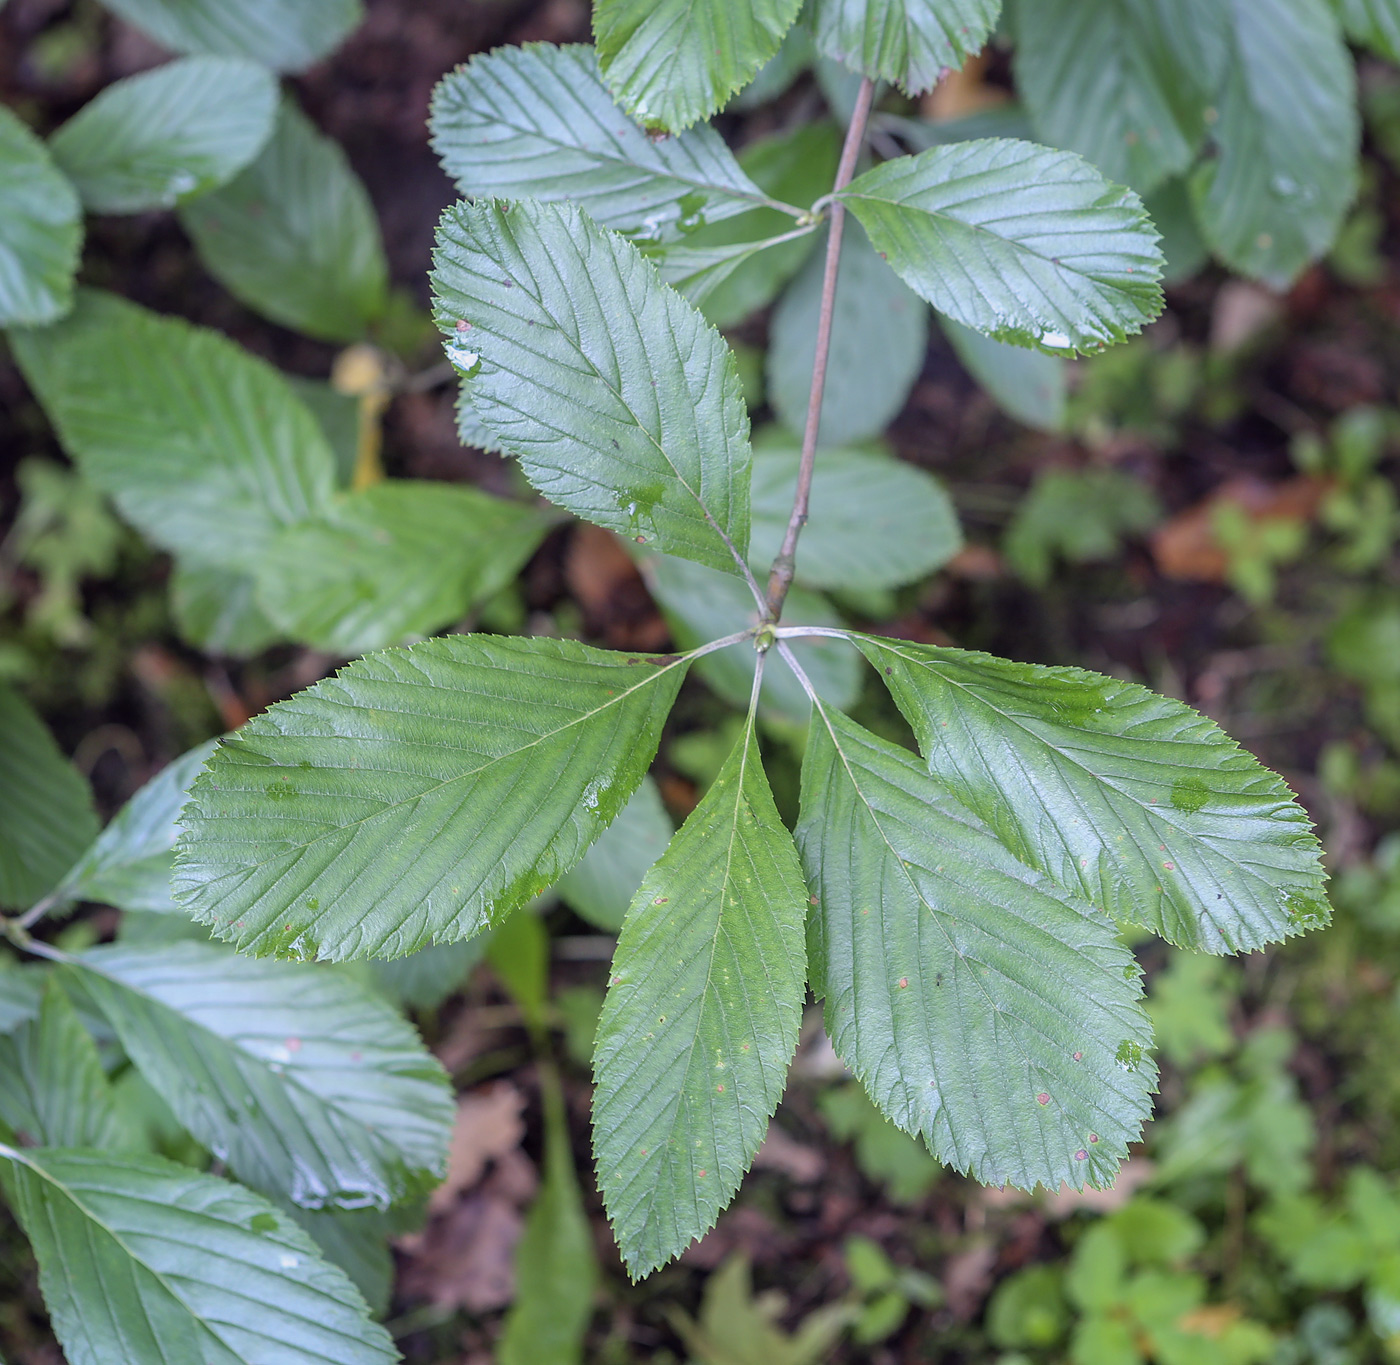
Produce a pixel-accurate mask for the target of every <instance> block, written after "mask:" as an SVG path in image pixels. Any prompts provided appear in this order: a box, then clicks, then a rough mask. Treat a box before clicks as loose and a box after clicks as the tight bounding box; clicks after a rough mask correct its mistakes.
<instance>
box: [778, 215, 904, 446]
mask: <svg viewBox="0 0 1400 1365" xmlns="http://www.w3.org/2000/svg"><path fill="white" fill-rule="evenodd" d="M820 242H821V250H819V251H814V252H812V254H811V255H810V256H809V257H808V258H807V262H806V264H805V265H804V266H803V268H802V270H801V272H800V273H799V274H798V276H797V278H796V279H795V280H793V282H792V284H791V286H789V288H788V290H787V292H786V293H785V294H784V295H783V297H782V299H781V300H780V302H779V303H778V306H777V308H776V309H775V310H774V313H773V321H772V324H771V326H770V329H769V335H770V338H771V341H770V345H769V348H768V367H767V374H768V399H769V402H771V403H772V405H773V410H774V412H776V413H777V414H778V416H779V417H780V418H782V420H783V421H784V422H785V423H786V424H787V426H788V427H789V428H791V429H792V430H793V431H801V430H802V429H803V428H804V427H805V425H806V422H807V400H808V396H809V394H810V392H811V387H812V361H813V360H814V359H815V357H816V353H817V320H818V317H819V315H820V312H821V300H822V275H823V274H824V272H825V266H826V236H825V234H823V235H822V237H821V238H820ZM927 350H928V309H927V308H925V307H924V304H923V301H922V300H921V299H919V298H918V297H917V296H916V295H915V294H913V293H911V292H910V290H909V289H907V288H906V287H905V286H904V285H903V284H902V283H901V282H900V281H899V279H898V278H897V277H896V276H895V275H894V274H893V273H892V272H891V271H890V270H889V269H888V268H887V267H886V266H885V263H884V262H883V261H882V260H881V259H880V257H879V256H878V255H877V254H876V252H875V249H874V248H873V247H872V246H871V245H870V240H869V238H867V237H866V235H865V233H864V232H863V231H862V230H861V227H860V225H859V224H858V223H852V222H850V221H849V220H848V221H847V223H846V231H845V236H844V239H843V240H842V243H841V270H840V274H839V275H838V276H837V277H836V301H835V305H834V312H833V313H832V326H831V359H830V361H829V365H828V369H827V372H826V388H825V390H824V391H823V394H822V416H821V440H822V443H823V444H824V445H832V446H839V445H845V444H847V443H849V442H851V441H861V440H864V439H865V438H867V437H870V436H878V435H879V434H880V433H881V432H882V431H884V429H885V428H886V427H887V426H889V424H890V422H891V421H893V420H894V418H895V417H896V416H898V414H899V410H900V409H901V408H902V407H903V406H904V403H905V400H906V399H907V398H908V397H909V390H910V389H912V388H913V387H914V381H915V380H916V379H917V378H918V377H919V370H920V369H921V368H922V367H923V363H924V354H925V352H926V351H927Z"/></svg>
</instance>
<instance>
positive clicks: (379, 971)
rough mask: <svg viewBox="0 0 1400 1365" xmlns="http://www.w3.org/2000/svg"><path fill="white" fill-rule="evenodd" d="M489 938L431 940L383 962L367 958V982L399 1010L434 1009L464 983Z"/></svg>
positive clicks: (484, 949)
mask: <svg viewBox="0 0 1400 1365" xmlns="http://www.w3.org/2000/svg"><path fill="white" fill-rule="evenodd" d="M490 938H491V935H490V934H478V935H477V936H476V937H475V938H462V939H458V940H457V942H456V943H432V944H429V945H428V947H426V948H420V949H419V950H418V951H417V952H416V953H410V954H409V955H408V956H407V957H395V958H390V959H389V960H388V961H387V962H381V961H377V960H371V961H370V962H369V964H368V971H369V979H370V983H371V984H372V985H373V986H374V989H375V990H377V991H378V992H379V993H380V995H382V996H384V997H385V998H386V999H389V1000H392V1001H393V1002H394V1004H395V1005H397V1006H398V1007H399V1008H400V1009H416V1010H433V1009H436V1008H437V1007H438V1006H439V1005H441V1004H442V1002H443V1001H444V1000H446V999H447V997H448V996H449V995H451V994H452V992H453V991H455V990H456V989H457V988H458V987H459V986H461V985H463V984H465V982H466V979H467V977H468V976H469V975H470V973H471V970H472V968H473V967H475V966H476V964H477V963H478V962H480V961H481V958H482V955H483V954H484V953H485V951H486V945H487V943H488V942H490Z"/></svg>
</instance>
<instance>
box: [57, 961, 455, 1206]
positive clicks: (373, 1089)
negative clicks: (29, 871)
mask: <svg viewBox="0 0 1400 1365" xmlns="http://www.w3.org/2000/svg"><path fill="white" fill-rule="evenodd" d="M76 970H77V972H78V973H79V979H80V981H81V985H82V989H83V990H85V991H86V992H87V993H88V994H89V995H91V997H92V998H93V1000H94V1001H95V1002H96V1003H97V1005H98V1006H99V1007H100V1008H101V1010H102V1012H103V1013H104V1014H105V1015H106V1016H107V1018H108V1020H109V1021H110V1023H111V1024H112V1027H113V1028H114V1029H115V1030H116V1032H117V1035H118V1037H119V1038H120V1039H121V1042H122V1046H123V1048H124V1049H125V1050H126V1053H127V1055H128V1056H129V1057H130V1058H131V1060H132V1062H133V1063H134V1064H135V1066H136V1067H137V1068H138V1070H140V1072H141V1073H142V1075H143V1076H144V1077H145V1078H146V1080H147V1081H148V1082H149V1083H150V1085H151V1086H152V1087H153V1088H154V1089H155V1090H156V1091H157V1092H158V1093H159V1094H160V1095H161V1096H162V1097H163V1098H164V1099H165V1101H166V1103H167V1104H169V1105H170V1107H171V1109H172V1110H173V1111H174V1113H175V1115H176V1116H177V1117H178V1118H179V1120H180V1122H181V1123H182V1124H184V1126H185V1127H186V1128H188V1129H189V1131H190V1132H191V1133H192V1134H194V1136H195V1137H196V1138H198V1139H199V1141H200V1142H202V1143H204V1144H205V1145H206V1146H208V1147H209V1149H210V1150H211V1151H213V1152H214V1153H215V1154H216V1155H217V1156H218V1157H219V1158H220V1159H221V1160H223V1161H226V1162H227V1163H228V1166H229V1169H230V1170H231V1171H232V1172H233V1174H234V1175H236V1176H237V1177H238V1178H239V1179H240V1180H242V1181H244V1183H246V1184H249V1185H252V1186H253V1187H254V1188H256V1189H259V1190H261V1191H262V1192H263V1193H264V1194H267V1195H269V1196H272V1197H280V1198H284V1199H288V1200H290V1201H291V1202H292V1203H294V1204H298V1205H300V1206H302V1207H303V1208H311V1209H319V1208H327V1207H334V1208H347V1209H353V1208H387V1207H388V1206H389V1205H390V1204H392V1203H395V1202H397V1201H399V1200H402V1199H405V1198H408V1197H410V1196H413V1195H416V1194H421V1193H425V1192H426V1191H427V1190H428V1189H429V1188H430V1187H431V1186H432V1185H433V1184H434V1183H436V1181H437V1179H439V1178H440V1177H441V1176H442V1174H443V1171H444V1169H445V1166H446V1158H447V1143H448V1137H449V1135H450V1132H451V1126H452V1102H451V1097H450V1092H449V1091H448V1088H447V1085H446V1077H445V1076H444V1075H443V1072H442V1069H441V1067H439V1066H438V1064H437V1062H436V1061H435V1060H434V1059H433V1058H432V1057H431V1056H430V1055H429V1054H428V1053H427V1052H426V1051H425V1050H424V1048H423V1046H422V1043H421V1041H420V1040H419V1038H418V1036H417V1035H416V1034H415V1033H414V1031H413V1029H412V1028H411V1027H410V1026H409V1025H408V1024H407V1023H405V1022H404V1020H403V1019H402V1018H401V1017H400V1016H399V1015H398V1014H397V1012H396V1011H394V1010H393V1009H391V1008H390V1007H389V1005H387V1004H386V1003H385V1002H384V1001H383V1000H381V999H380V998H379V997H378V996H376V995H373V994H371V993H370V992H368V991H367V990H365V989H363V988H361V987H360V986H358V985H356V984H355V983H353V982H352V981H350V980H348V979H347V978H346V977H344V976H342V975H339V974H334V973H331V972H329V971H324V970H318V969H314V968H311V967H304V966H298V965H293V964H290V963H279V962H256V961H252V960H250V959H247V958H243V957H239V956H238V955H236V954H234V953H231V952H229V951H228V950H227V949H224V948H219V947H216V946H214V945H212V944H207V943H172V944H167V945H164V946H163V947H162V948H161V949H160V951H159V953H154V952H151V951H150V950H143V949H140V948H124V947H112V948H100V949H97V950H95V951H93V952H90V953H88V954H85V955H84V957H82V958H81V959H78V960H77V966H76Z"/></svg>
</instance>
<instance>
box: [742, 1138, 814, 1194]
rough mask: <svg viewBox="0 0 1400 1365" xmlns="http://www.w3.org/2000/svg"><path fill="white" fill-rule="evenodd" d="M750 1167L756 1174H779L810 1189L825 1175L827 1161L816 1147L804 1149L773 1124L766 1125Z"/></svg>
mask: <svg viewBox="0 0 1400 1365" xmlns="http://www.w3.org/2000/svg"><path fill="white" fill-rule="evenodd" d="M753 1164H754V1169H755V1170H757V1171H779V1172H781V1173H782V1174H783V1175H785V1176H787V1177H788V1179H789V1180H793V1181H796V1183H797V1184H799V1185H810V1184H812V1183H814V1182H815V1181H818V1180H820V1179H821V1178H822V1176H823V1175H824V1174H825V1172H826V1158H825V1157H824V1156H823V1155H822V1154H821V1153H820V1152H819V1151H817V1149H816V1148H815V1147H805V1146H803V1144H802V1143H800V1142H798V1141H797V1140H796V1139H795V1138H791V1137H789V1136H788V1135H787V1134H786V1133H785V1132H783V1130H782V1129H781V1128H779V1127H778V1125H777V1124H776V1123H773V1124H769V1126H768V1136H767V1137H765V1138H764V1139H763V1146H761V1147H760V1148H759V1149H758V1155H757V1156H756V1157H754V1159H753Z"/></svg>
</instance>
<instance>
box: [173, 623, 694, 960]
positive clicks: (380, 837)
mask: <svg viewBox="0 0 1400 1365" xmlns="http://www.w3.org/2000/svg"><path fill="white" fill-rule="evenodd" d="M686 667H687V661H686V660H684V659H673V658H658V659H649V658H642V657H638V656H632V655H623V654H608V653H604V652H603V651H600V650H594V649H589V648H588V647H586V646H584V645H578V644H575V643H573V642H572V641H555V640H543V639H534V640H515V639H506V638H503V637H502V638H498V637H490V636H460V635H459V636H448V637H446V638H444V639H438V640H427V641H424V642H423V643H422V644H418V645H413V646H411V647H409V648H407V649H395V650H385V651H384V652H383V653H380V654H376V655H371V656H369V657H367V658H365V659H361V660H359V661H358V662H356V663H353V664H351V665H349V666H348V667H347V668H345V669H343V670H342V671H341V672H340V673H339V674H338V675H337V676H336V677H335V678H333V679H328V680H326V681H325V682H321V683H318V684H317V685H316V686H315V687H313V688H311V689H310V690H309V691H306V692H303V693H301V694H300V695H299V696H296V697H293V698H292V699H290V700H289V701H286V702H282V703H281V704H280V705H278V706H275V707H273V708H272V709H271V710H269V711H268V712H266V713H265V714H264V715H262V716H259V717H258V718H257V719H255V720H253V721H250V722H249V723H248V724H247V725H245V726H244V727H243V728H242V729H241V730H240V731H238V732H237V734H236V735H235V736H234V737H233V738H232V739H231V740H229V741H227V742H225V744H224V745H223V746H222V747H221V748H220V749H219V750H218V751H217V752H216V753H215V755H214V758H213V759H212V760H211V762H210V765H209V768H208V769H207V770H206V771H205V773H204V774H203V775H202V776H201V777H200V778H199V779H198V780H197V781H196V783H195V785H194V787H193V789H192V792H191V802H190V804H189V805H188V806H187V807H186V808H185V811H184V814H183V817H182V823H183V825H184V829H185V835H184V837H183V839H182V841H181V843H180V845H179V847H178V848H177V853H176V870H175V874H174V887H175V894H176V899H177V900H180V901H181V902H182V903H184V904H185V905H186V907H187V908H188V909H189V910H190V911H191V912H192V913H193V914H194V915H195V917H196V918H198V919H200V920H201V921H202V922H204V923H207V924H211V925H213V926H214V927H215V931H216V933H218V934H219V936H220V937H223V938H228V939H231V940H233V941H234V942H235V943H236V944H237V945H238V947H239V948H241V949H243V950H244V951H250V952H254V953H260V954H262V953H279V954H286V955H292V956H305V957H317V956H319V957H321V958H329V959H337V958H346V957H369V956H374V957H401V956H403V955H405V954H407V953H410V952H413V951H414V950H415V949H417V948H420V947H423V946H424V945H426V944H428V943H431V942H449V941H452V940H455V939H459V938H466V937H468V936H470V935H471V934H474V933H476V932H478V931H479V930H481V929H483V928H485V927H486V926H487V925H488V924H494V923H497V922H499V920H500V919H502V918H503V917H504V916H505V915H506V914H508V913H509V912H510V911H511V910H513V909H516V908H517V907H518V906H520V905H523V904H525V903H526V902H527V901H529V900H530V899H532V898H533V897H534V896H536V895H538V894H539V893H540V892H541V891H543V890H544V889H545V888H546V887H548V886H549V885H551V884H552V883H553V882H554V881H556V880H557V879H558V878H559V877H560V876H562V875H563V873H565V872H566V871H568V869H569V868H570V867H572V866H573V865H574V864H575V863H576V862H577V861H578V860H579V858H581V857H582V856H583V854H584V852H585V850H586V849H587V848H588V846H589V844H591V843H592V842H593V840H594V839H596V838H597V837H598V835H599V834H600V833H602V831H603V829H604V828H606V826H607V825H608V824H609V822H610V821H611V820H612V819H613V817H614V816H615V815H616V814H617V812H618V811H619V810H620V809H621V808H622V806H623V804H624V803H625V802H626V800H627V798H628V797H629V796H630V795H631V794H632V791H633V790H634V789H635V787H636V785H637V783H638V782H639V781H640V780H641V778H642V775H643V774H644V773H645V771H646V769H647V766H648V765H649V763H650V762H651V758H652V755H653V754H654V753H655V751H656V745H657V741H658V739H659V736H660V729H661V724H662V722H663V721H664V720H665V717H666V714H667V712H668V711H669V709H670V706H671V702H672V701H673V700H674V698H675V695H676V691H677V689H678V688H679V686H680V683H681V679H682V678H683V677H684V674H685V671H686Z"/></svg>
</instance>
